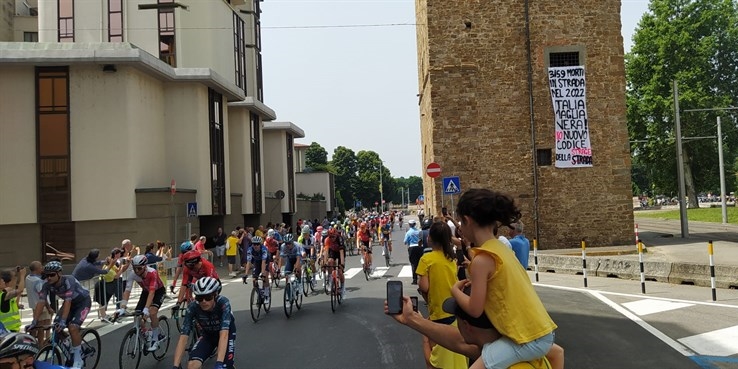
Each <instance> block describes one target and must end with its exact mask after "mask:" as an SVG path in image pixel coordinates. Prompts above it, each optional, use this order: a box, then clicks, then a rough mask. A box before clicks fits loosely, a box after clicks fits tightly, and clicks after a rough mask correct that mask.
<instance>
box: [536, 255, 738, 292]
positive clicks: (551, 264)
mask: <svg viewBox="0 0 738 369" xmlns="http://www.w3.org/2000/svg"><path fill="white" fill-rule="evenodd" d="M529 260H530V261H529V267H528V270H535V269H534V268H535V266H534V264H533V258H532V257H531V258H530V259H529ZM538 270H539V273H563V274H576V275H581V274H583V272H582V257H581V256H565V255H541V254H539V255H538ZM643 271H644V276H645V279H646V281H652V282H661V283H671V284H679V285H694V286H701V287H711V284H710V266H709V265H707V264H698V263H683V262H678V263H674V262H665V261H644V262H643ZM587 275H594V276H597V277H607V278H620V279H631V280H640V279H641V275H640V263H639V262H638V261H637V260H628V259H618V258H608V257H596V256H595V257H590V258H587ZM715 287H716V288H725V289H738V266H730V265H716V266H715Z"/></svg>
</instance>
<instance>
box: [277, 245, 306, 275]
mask: <svg viewBox="0 0 738 369" xmlns="http://www.w3.org/2000/svg"><path fill="white" fill-rule="evenodd" d="M294 239H295V236H294V235H292V233H287V234H286V235H284V243H283V244H282V247H281V249H280V252H279V256H280V257H282V261H283V263H284V274H285V277H284V278H285V283H289V282H290V280H289V278H287V273H292V272H294V273H295V276H296V277H297V278H298V279H299V278H300V273H301V271H302V269H301V266H300V261H301V259H302V247H300V244H299V243H297V242H295V241H294Z"/></svg>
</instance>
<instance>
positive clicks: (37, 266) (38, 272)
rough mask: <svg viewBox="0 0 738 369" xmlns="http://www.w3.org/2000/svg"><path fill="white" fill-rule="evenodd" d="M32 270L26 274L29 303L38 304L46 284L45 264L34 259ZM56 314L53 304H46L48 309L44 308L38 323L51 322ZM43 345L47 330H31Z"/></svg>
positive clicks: (45, 323) (30, 268) (47, 323)
mask: <svg viewBox="0 0 738 369" xmlns="http://www.w3.org/2000/svg"><path fill="white" fill-rule="evenodd" d="M28 271H29V272H30V273H29V274H28V275H27V276H26V296H28V305H29V306H36V305H37V304H38V293H39V292H41V287H42V286H43V285H44V281H43V279H41V277H42V274H43V272H44V266H43V265H42V264H41V262H40V261H32V262H31V264H30V265H29V266H28ZM52 315H54V311H53V310H51V305H49V304H48V302H47V304H46V309H44V310H43V312H42V313H41V315H40V316H39V319H38V324H39V325H41V326H45V325H49V324H51V316H52ZM30 333H31V334H32V335H33V336H34V337H36V340H37V341H38V342H39V344H41V345H45V344H46V339H47V337H46V330H45V329H36V330H34V331H32V332H30Z"/></svg>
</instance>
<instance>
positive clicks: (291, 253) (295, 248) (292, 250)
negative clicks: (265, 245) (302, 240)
mask: <svg viewBox="0 0 738 369" xmlns="http://www.w3.org/2000/svg"><path fill="white" fill-rule="evenodd" d="M300 255H302V247H300V244H299V243H297V242H292V247H289V246H288V245H287V243H284V244H282V248H281V250H280V253H279V256H281V257H283V258H293V257H297V256H300Z"/></svg>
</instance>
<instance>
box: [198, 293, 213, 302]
mask: <svg viewBox="0 0 738 369" xmlns="http://www.w3.org/2000/svg"><path fill="white" fill-rule="evenodd" d="M213 298H215V296H213V295H212V294H210V295H200V296H195V300H196V301H197V302H203V301H213Z"/></svg>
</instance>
